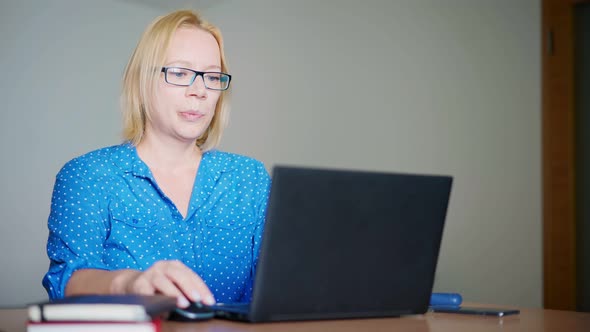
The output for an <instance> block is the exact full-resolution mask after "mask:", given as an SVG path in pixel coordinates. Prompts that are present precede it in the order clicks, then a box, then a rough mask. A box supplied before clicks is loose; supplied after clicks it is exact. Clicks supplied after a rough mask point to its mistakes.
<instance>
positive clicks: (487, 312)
mask: <svg viewBox="0 0 590 332" xmlns="http://www.w3.org/2000/svg"><path fill="white" fill-rule="evenodd" d="M430 311H433V312H446V313H452V314H466V315H483V316H496V317H504V316H508V315H518V314H519V313H520V310H518V309H502V308H476V307H450V306H448V307H444V306H435V307H430Z"/></svg>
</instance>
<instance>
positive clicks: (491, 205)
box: [206, 0, 542, 306]
mask: <svg viewBox="0 0 590 332" xmlns="http://www.w3.org/2000/svg"><path fill="white" fill-rule="evenodd" d="M206 14H207V17H208V18H209V19H210V20H211V21H213V22H214V23H216V24H218V25H219V26H221V27H222V31H223V32H224V36H225V40H226V45H227V51H228V58H229V64H230V68H231V72H232V74H234V78H235V80H232V84H233V86H232V93H233V105H234V107H233V110H232V119H231V125H230V128H229V130H228V132H227V135H226V136H225V139H224V142H223V147H224V148H225V149H227V150H232V151H239V152H242V153H247V154H250V155H253V156H255V157H257V158H259V159H261V160H263V161H264V162H265V163H266V164H267V166H269V167H271V166H272V165H274V164H276V163H287V164H301V165H317V166H333V167H341V168H358V169H374V170H389V171H408V172H425V173H443V174H451V175H453V176H454V177H455V182H454V188H453V193H452V197H451V201H450V209H449V212H448V219H447V226H446V230H445V234H444V239H443V244H442V251H441V257H440V261H439V265H438V272H437V278H436V283H435V290H437V291H453V292H461V293H462V294H463V296H464V298H465V299H466V300H470V301H482V302H494V303H499V304H517V305H525V306H541V304H542V265H541V264H542V258H541V257H542V256H541V253H542V249H541V230H542V228H541V171H540V170H541V152H540V151H541V122H540V116H541V112H540V53H539V51H540V42H539V40H540V4H539V1H537V0H516V1H515V0H495V1H489V0H445V1H440V0H419V1H416V0H406V1H389V0H382V1H379V0H368V1H356V0H341V1H336V0H332V1H329V0H323V1H314V0H300V1H289V0H249V1H237V0H231V1H225V2H224V4H222V5H219V6H214V7H211V8H209V9H207V11H206Z"/></svg>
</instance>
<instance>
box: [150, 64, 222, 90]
mask: <svg viewBox="0 0 590 332" xmlns="http://www.w3.org/2000/svg"><path fill="white" fill-rule="evenodd" d="M168 69H183V70H188V71H190V72H193V73H195V76H194V77H193V79H192V81H191V82H190V83H189V84H176V83H172V82H168ZM161 72H162V73H164V80H165V81H166V83H168V84H172V85H176V86H191V85H193V83H195V80H196V79H197V77H199V76H201V78H202V79H203V83H204V84H205V88H207V89H209V90H215V91H225V90H227V89H229V84H230V83H231V75H230V74H228V73H224V72H221V71H196V70H192V69H190V68H184V67H162V70H161ZM205 74H223V75H226V76H227V78H228V80H227V87H226V88H225V89H216V88H210V87H208V86H207V82H206V81H205Z"/></svg>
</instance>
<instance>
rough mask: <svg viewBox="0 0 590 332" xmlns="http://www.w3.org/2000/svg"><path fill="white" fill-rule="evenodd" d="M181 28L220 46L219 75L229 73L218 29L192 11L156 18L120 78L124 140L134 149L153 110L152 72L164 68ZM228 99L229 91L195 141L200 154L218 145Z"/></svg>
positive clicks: (156, 75) (154, 83)
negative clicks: (205, 34) (193, 30)
mask: <svg viewBox="0 0 590 332" xmlns="http://www.w3.org/2000/svg"><path fill="white" fill-rule="evenodd" d="M181 27H196V28H198V29H202V30H204V31H207V32H209V33H210V34H211V35H212V36H213V37H214V38H215V40H217V44H218V45H219V53H220V55H221V71H222V72H224V73H227V72H228V68H227V63H226V61H225V54H224V51H223V38H222V36H221V31H219V29H218V28H217V27H215V26H214V25H212V24H210V23H209V22H207V21H205V20H203V19H202V18H201V17H200V15H199V14H198V13H197V12H195V11H192V10H179V11H175V12H172V13H170V14H168V15H165V16H160V17H157V18H156V19H155V20H154V21H153V22H152V23H151V24H150V25H149V26H148V27H147V28H146V30H145V31H144V32H143V35H142V36H141V38H140V40H139V42H138V43H137V46H136V47H135V51H133V55H132V56H131V58H130V59H129V63H127V68H126V69H125V74H124V75H123V89H122V94H121V109H122V112H123V126H124V128H123V137H124V138H125V140H127V141H129V142H131V143H132V144H133V145H137V144H138V143H139V142H140V141H141V139H142V138H143V135H144V132H145V126H146V120H147V119H148V118H149V114H150V110H151V108H152V101H151V100H152V99H151V98H150V97H151V96H153V95H154V93H155V89H156V86H157V83H158V79H159V77H160V71H159V70H154V68H161V67H162V66H164V62H165V61H166V53H167V51H168V48H169V45H170V40H171V39H172V35H173V34H174V33H175V32H176V30H178V28H181ZM228 97H229V95H228V91H222V92H221V95H220V96H219V100H218V101H217V105H216V107H215V114H214V115H213V119H212V120H211V123H210V124H209V127H208V128H207V129H206V130H205V132H204V133H203V134H202V135H201V137H199V138H198V139H197V146H198V147H199V148H200V149H201V151H203V152H204V151H207V150H211V149H213V148H216V147H217V146H218V145H219V142H220V141H221V135H222V134H223V130H224V129H225V126H226V125H227V121H228V117H229V107H228V106H229V105H228Z"/></svg>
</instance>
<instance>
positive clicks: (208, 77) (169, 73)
mask: <svg viewBox="0 0 590 332" xmlns="http://www.w3.org/2000/svg"><path fill="white" fill-rule="evenodd" d="M162 72H163V73H164V78H165V80H166V83H169V84H172V85H178V86H191V85H192V84H193V83H194V82H195V79H197V76H201V77H202V78H203V83H205V87H206V88H207V89H210V90H217V91H223V90H227V89H228V88H229V81H231V75H230V74H226V73H222V72H213V71H196V70H192V69H188V68H182V67H162Z"/></svg>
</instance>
